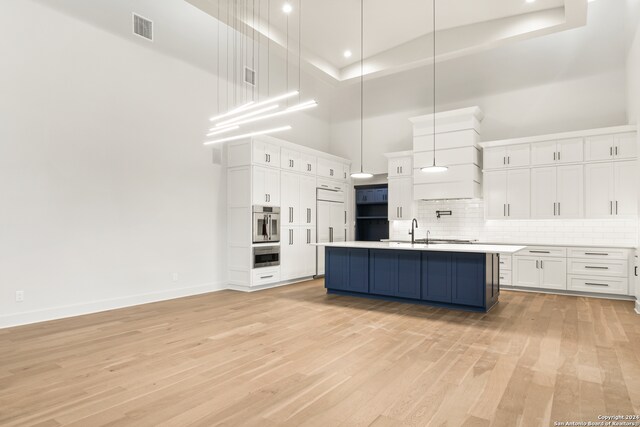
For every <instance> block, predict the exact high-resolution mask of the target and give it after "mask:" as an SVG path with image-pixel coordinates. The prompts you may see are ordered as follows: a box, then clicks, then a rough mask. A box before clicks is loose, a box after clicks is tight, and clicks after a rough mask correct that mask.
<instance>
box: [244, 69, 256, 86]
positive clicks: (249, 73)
mask: <svg viewBox="0 0 640 427" xmlns="http://www.w3.org/2000/svg"><path fill="white" fill-rule="evenodd" d="M244 82H245V83H246V84H248V85H251V86H255V85H256V72H255V71H253V70H252V69H251V68H249V67H244Z"/></svg>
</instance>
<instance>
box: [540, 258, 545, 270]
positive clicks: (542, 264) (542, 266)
mask: <svg viewBox="0 0 640 427" xmlns="http://www.w3.org/2000/svg"><path fill="white" fill-rule="evenodd" d="M540 268H542V269H544V263H543V261H542V260H540Z"/></svg>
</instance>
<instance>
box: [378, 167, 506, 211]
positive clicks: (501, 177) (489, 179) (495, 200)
mask: <svg viewBox="0 0 640 427" xmlns="http://www.w3.org/2000/svg"><path fill="white" fill-rule="evenodd" d="M389 185H391V181H389ZM484 203H485V217H486V219H503V218H505V216H506V215H507V172H505V171H499V172H485V173H484Z"/></svg>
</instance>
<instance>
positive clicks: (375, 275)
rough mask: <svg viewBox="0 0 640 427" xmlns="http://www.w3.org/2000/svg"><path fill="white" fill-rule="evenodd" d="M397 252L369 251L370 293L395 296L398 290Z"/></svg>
mask: <svg viewBox="0 0 640 427" xmlns="http://www.w3.org/2000/svg"><path fill="white" fill-rule="evenodd" d="M398 252H399V251H390V250H384V249H378V250H374V249H370V250H369V262H370V264H369V274H370V277H371V283H370V289H369V291H370V293H372V294H375V295H388V296H396V294H397V289H398V273H399V271H398Z"/></svg>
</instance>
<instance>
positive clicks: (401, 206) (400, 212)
mask: <svg viewBox="0 0 640 427" xmlns="http://www.w3.org/2000/svg"><path fill="white" fill-rule="evenodd" d="M402 217H403V215H402V206H400V218H402Z"/></svg>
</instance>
